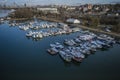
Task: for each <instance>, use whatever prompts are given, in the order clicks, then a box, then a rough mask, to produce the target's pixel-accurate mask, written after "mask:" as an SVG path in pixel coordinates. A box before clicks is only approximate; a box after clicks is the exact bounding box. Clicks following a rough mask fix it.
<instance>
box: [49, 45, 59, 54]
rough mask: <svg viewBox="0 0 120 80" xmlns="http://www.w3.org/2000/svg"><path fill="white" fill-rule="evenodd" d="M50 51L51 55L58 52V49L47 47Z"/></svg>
mask: <svg viewBox="0 0 120 80" xmlns="http://www.w3.org/2000/svg"><path fill="white" fill-rule="evenodd" d="M47 51H48V53H50V54H51V55H55V54H57V53H58V50H57V49H56V48H54V47H53V48H50V49H47Z"/></svg>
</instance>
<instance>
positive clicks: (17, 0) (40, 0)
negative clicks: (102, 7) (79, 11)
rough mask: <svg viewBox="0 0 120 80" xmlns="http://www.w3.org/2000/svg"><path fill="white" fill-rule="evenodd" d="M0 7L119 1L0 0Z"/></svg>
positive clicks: (116, 0)
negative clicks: (4, 5)
mask: <svg viewBox="0 0 120 80" xmlns="http://www.w3.org/2000/svg"><path fill="white" fill-rule="evenodd" d="M0 3H1V4H0V5H3V4H6V5H13V4H15V5H24V4H27V5H29V6H32V5H52V4H55V5H78V4H111V3H120V1H119V0H64V1H63V0H49V1H48V0H34V1H32V0H1V1H0Z"/></svg>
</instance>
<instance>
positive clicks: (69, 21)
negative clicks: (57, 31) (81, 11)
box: [66, 18, 80, 24]
mask: <svg viewBox="0 0 120 80" xmlns="http://www.w3.org/2000/svg"><path fill="white" fill-rule="evenodd" d="M66 22H67V23H74V24H79V23H80V21H79V20H78V19H73V18H70V19H67V20H66Z"/></svg>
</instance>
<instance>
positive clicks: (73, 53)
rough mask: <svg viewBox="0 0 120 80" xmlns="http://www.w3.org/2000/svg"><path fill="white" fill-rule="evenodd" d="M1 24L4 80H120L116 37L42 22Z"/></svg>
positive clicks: (118, 46)
mask: <svg viewBox="0 0 120 80" xmlns="http://www.w3.org/2000/svg"><path fill="white" fill-rule="evenodd" d="M1 21H3V22H2V23H0V64H1V67H0V71H1V72H2V75H1V76H2V78H4V80H8V79H10V80H28V79H29V80H34V79H36V80H50V79H52V80H61V79H62V80H65V79H66V80H73V79H76V80H80V79H82V80H90V79H94V80H104V79H106V80H113V79H116V80H117V79H119V75H118V74H120V69H119V67H120V62H119V59H120V54H119V52H120V44H119V39H118V40H116V38H115V37H113V36H112V37H111V36H110V35H106V34H101V33H97V34H96V33H94V32H91V31H88V30H82V29H81V28H78V29H72V30H71V29H69V28H68V27H65V28H63V27H62V28H61V26H60V25H58V23H57V24H56V23H52V22H49V21H42V20H40V22H36V21H22V22H18V23H16V22H12V23H11V22H9V20H5V21H4V20H1ZM41 22H42V23H41ZM40 23H41V24H43V26H45V27H42V25H41V24H40ZM59 24H62V23H59ZM50 25H52V26H50ZM53 25H54V26H53ZM56 25H57V27H56ZM36 26H37V27H36ZM48 26H49V27H48ZM58 26H59V27H58ZM65 26H66V25H65ZM68 29H69V30H68ZM64 30H67V32H66V31H64ZM6 76H7V77H6Z"/></svg>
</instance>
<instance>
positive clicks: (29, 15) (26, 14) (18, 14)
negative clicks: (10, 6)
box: [14, 8, 33, 18]
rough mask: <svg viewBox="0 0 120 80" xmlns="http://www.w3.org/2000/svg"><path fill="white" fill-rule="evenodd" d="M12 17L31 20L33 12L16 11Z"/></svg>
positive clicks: (27, 10) (28, 10)
mask: <svg viewBox="0 0 120 80" xmlns="http://www.w3.org/2000/svg"><path fill="white" fill-rule="evenodd" d="M14 17H15V18H32V17H33V12H32V11H31V10H30V9H27V8H24V9H18V10H16V11H15V14H14Z"/></svg>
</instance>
